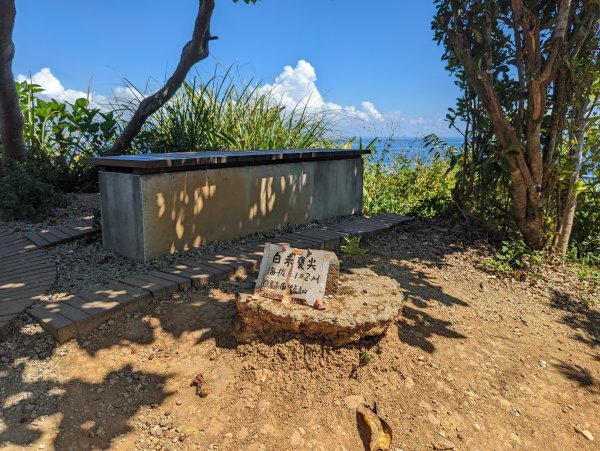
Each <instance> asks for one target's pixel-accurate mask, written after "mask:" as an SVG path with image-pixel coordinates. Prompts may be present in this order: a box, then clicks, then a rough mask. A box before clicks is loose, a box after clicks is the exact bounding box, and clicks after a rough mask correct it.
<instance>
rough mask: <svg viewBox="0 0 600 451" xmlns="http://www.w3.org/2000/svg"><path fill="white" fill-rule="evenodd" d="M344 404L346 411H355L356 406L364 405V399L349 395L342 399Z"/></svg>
mask: <svg viewBox="0 0 600 451" xmlns="http://www.w3.org/2000/svg"><path fill="white" fill-rule="evenodd" d="M344 403H345V404H346V407H347V408H348V409H350V410H356V409H357V408H358V406H360V405H361V404H364V403H365V398H363V397H362V396H358V395H350V396H346V397H345V398H344Z"/></svg>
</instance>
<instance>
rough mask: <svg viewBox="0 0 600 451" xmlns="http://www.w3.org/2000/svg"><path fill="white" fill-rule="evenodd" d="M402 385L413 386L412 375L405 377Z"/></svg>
mask: <svg viewBox="0 0 600 451" xmlns="http://www.w3.org/2000/svg"><path fill="white" fill-rule="evenodd" d="M404 386H405V387H406V388H413V387H414V386H415V381H414V379H413V378H412V377H407V378H406V379H405V380H404Z"/></svg>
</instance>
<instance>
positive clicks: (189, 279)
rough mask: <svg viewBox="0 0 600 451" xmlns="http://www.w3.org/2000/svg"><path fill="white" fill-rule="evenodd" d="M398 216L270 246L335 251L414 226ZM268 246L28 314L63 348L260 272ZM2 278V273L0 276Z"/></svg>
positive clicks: (125, 281) (124, 281)
mask: <svg viewBox="0 0 600 451" xmlns="http://www.w3.org/2000/svg"><path fill="white" fill-rule="evenodd" d="M409 220H410V218H407V217H404V216H396V215H381V216H376V217H374V218H361V219H348V220H345V221H341V222H339V223H336V224H330V225H327V226H322V227H319V228H314V229H307V230H303V231H298V232H293V233H285V234H281V235H278V236H276V237H275V238H274V239H272V240H270V241H272V242H280V243H290V244H291V245H292V246H295V247H299V248H308V247H310V248H313V249H327V250H333V249H335V248H336V247H337V246H339V245H340V244H343V243H342V240H343V238H344V237H345V236H356V235H365V234H372V233H378V232H382V231H384V230H387V229H390V228H391V227H393V226H395V225H397V224H401V223H403V222H407V221H409ZM262 249H263V244H259V243H257V244H255V245H246V246H244V247H242V248H240V249H239V250H238V251H228V252H221V253H218V254H214V255H203V256H198V257H195V258H193V259H189V260H182V261H181V262H178V263H176V264H174V265H171V266H167V267H165V268H161V269H159V270H155V271H149V272H147V273H143V274H136V275H133V276H130V277H125V278H121V279H119V280H113V281H110V282H109V283H107V284H106V285H103V286H101V287H99V288H95V289H92V290H84V291H82V292H79V293H77V294H75V295H73V296H71V297H70V298H69V299H67V300H65V301H61V302H56V303H48V304H46V305H43V306H41V307H37V308H32V309H29V310H28V313H29V314H30V315H31V316H32V317H33V318H34V319H36V320H37V321H38V322H39V323H40V324H41V325H42V327H44V328H45V329H46V330H47V331H48V332H50V333H51V334H52V335H53V336H54V337H56V339H57V340H58V341H60V342H65V341H68V340H70V339H72V338H75V337H78V336H85V335H87V334H89V333H90V332H91V331H92V330H93V329H94V328H96V327H98V326H99V325H100V324H102V323H103V322H105V321H107V320H109V319H110V318H114V317H118V316H120V315H123V314H124V313H127V312H131V311H135V310H137V309H139V308H140V307H141V306H143V305H145V304H147V303H149V302H151V301H152V300H154V299H163V298H165V297H168V296H170V295H171V294H173V293H175V292H176V291H185V290H188V289H190V288H192V287H200V286H203V285H206V284H208V283H210V282H215V281H218V280H223V279H227V278H229V277H231V276H233V275H235V274H238V275H241V274H248V273H252V272H255V271H257V270H258V266H259V264H260V260H261V258H262ZM0 274H1V271H0Z"/></svg>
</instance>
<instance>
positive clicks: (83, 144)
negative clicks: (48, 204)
mask: <svg viewBox="0 0 600 451" xmlns="http://www.w3.org/2000/svg"><path fill="white" fill-rule="evenodd" d="M17 92H18V94H19V103H20V105H21V110H22V111H23V116H24V118H25V126H24V131H23V133H24V136H25V144H26V146H27V152H28V158H29V159H33V160H35V161H37V162H42V163H43V164H44V165H46V166H50V167H52V169H53V171H54V172H55V173H57V174H60V177H57V178H56V179H55V182H56V183H58V186H57V188H58V189H61V190H70V191H71V190H74V189H84V190H89V189H97V180H96V179H97V176H96V175H95V174H91V173H90V169H91V167H90V166H89V165H88V164H87V159H88V158H89V157H92V156H96V155H98V153H99V152H100V151H102V150H104V149H106V147H108V146H109V145H110V142H111V141H112V140H113V139H114V138H115V136H116V133H117V131H118V127H117V125H118V124H117V119H116V118H115V115H114V113H113V112H103V111H101V110H100V109H99V108H95V107H92V106H91V105H90V102H89V100H88V99H85V98H81V99H77V100H75V101H74V102H72V103H71V102H59V101H57V100H54V99H52V100H43V99H41V98H39V93H41V92H42V88H41V87H40V86H38V85H35V84H31V83H28V82H22V83H17Z"/></svg>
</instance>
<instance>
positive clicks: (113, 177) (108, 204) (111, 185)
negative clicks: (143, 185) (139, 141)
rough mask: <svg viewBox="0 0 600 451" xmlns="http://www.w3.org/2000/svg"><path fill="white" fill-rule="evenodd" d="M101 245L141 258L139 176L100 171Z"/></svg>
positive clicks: (128, 255)
mask: <svg viewBox="0 0 600 451" xmlns="http://www.w3.org/2000/svg"><path fill="white" fill-rule="evenodd" d="M100 200H101V203H102V244H103V245H104V247H105V248H106V249H108V250H110V251H113V252H115V253H117V254H120V255H125V256H127V257H131V258H133V259H135V260H139V261H144V260H145V259H146V256H145V253H144V230H143V222H142V197H141V192H140V176H139V175H133V174H122V173H119V172H100Z"/></svg>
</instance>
